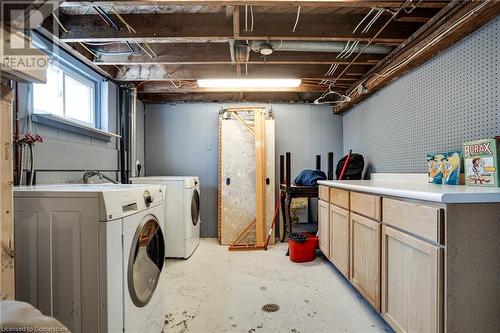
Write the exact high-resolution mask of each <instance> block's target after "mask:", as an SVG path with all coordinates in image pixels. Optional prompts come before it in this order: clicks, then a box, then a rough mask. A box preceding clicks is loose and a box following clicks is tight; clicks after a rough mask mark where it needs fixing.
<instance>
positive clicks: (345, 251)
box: [330, 205, 349, 278]
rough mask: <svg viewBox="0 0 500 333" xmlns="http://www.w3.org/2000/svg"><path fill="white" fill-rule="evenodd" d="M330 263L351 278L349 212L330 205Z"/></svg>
mask: <svg viewBox="0 0 500 333" xmlns="http://www.w3.org/2000/svg"><path fill="white" fill-rule="evenodd" d="M330 261H331V262H332V263H333V264H334V265H335V266H336V267H337V269H338V270H339V271H340V272H341V273H342V274H343V275H344V276H345V277H346V278H349V211H347V210H345V209H343V208H340V207H337V206H334V205H330Z"/></svg>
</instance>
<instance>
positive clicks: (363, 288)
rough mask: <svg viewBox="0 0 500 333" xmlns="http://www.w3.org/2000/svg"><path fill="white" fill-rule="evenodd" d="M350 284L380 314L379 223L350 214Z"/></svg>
mask: <svg viewBox="0 0 500 333" xmlns="http://www.w3.org/2000/svg"><path fill="white" fill-rule="evenodd" d="M350 220H351V224H350V228H351V230H350V232H351V240H350V244H351V247H350V248H351V253H350V265H351V266H350V269H351V283H352V284H353V286H354V287H355V288H356V289H357V290H358V291H359V292H360V293H361V294H362V295H363V296H364V297H365V298H366V299H367V300H368V302H370V304H371V305H372V306H373V307H374V308H375V309H376V310H377V311H379V312H380V259H381V258H380V238H381V225H380V223H379V222H376V221H374V220H371V219H368V218H366V217H363V216H361V215H358V214H355V213H352V212H351V218H350Z"/></svg>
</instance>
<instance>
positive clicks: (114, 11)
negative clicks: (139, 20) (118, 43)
mask: <svg viewBox="0 0 500 333" xmlns="http://www.w3.org/2000/svg"><path fill="white" fill-rule="evenodd" d="M111 11H112V12H113V14H115V15H116V17H118V19H119V20H120V21H121V22H122V23H123V24H124V25H125V27H126V28H127V30H128V32H129V33H132V32H133V33H134V34H135V33H137V32H136V31H135V29H134V28H132V26H131V25H130V24H128V23H127V21H125V19H124V18H123V17H122V16H121V15H120V14H118V12H117V11H116V10H115V7H114V6H111Z"/></svg>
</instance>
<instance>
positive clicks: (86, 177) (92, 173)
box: [83, 170, 119, 184]
mask: <svg viewBox="0 0 500 333" xmlns="http://www.w3.org/2000/svg"><path fill="white" fill-rule="evenodd" d="M95 176H97V177H99V179H103V178H104V179H106V180H107V181H109V182H111V183H113V184H119V183H118V182H117V181H116V180H114V179H111V178H109V177H108V176H106V175H104V174H102V173H101V172H99V171H97V170H87V171H85V173H84V174H83V183H85V184H88V183H89V180H90V178H92V177H95Z"/></svg>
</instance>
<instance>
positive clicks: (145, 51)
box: [135, 42, 154, 59]
mask: <svg viewBox="0 0 500 333" xmlns="http://www.w3.org/2000/svg"><path fill="white" fill-rule="evenodd" d="M135 44H136V45H137V46H139V47H140V48H141V50H142V51H143V52H144V53H146V55H147V56H148V57H150V58H151V59H153V58H154V57H153V56H152V55H151V54H149V52H148V51H147V50H146V49H145V48H144V47H142V46H141V44H140V43H138V42H135Z"/></svg>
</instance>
